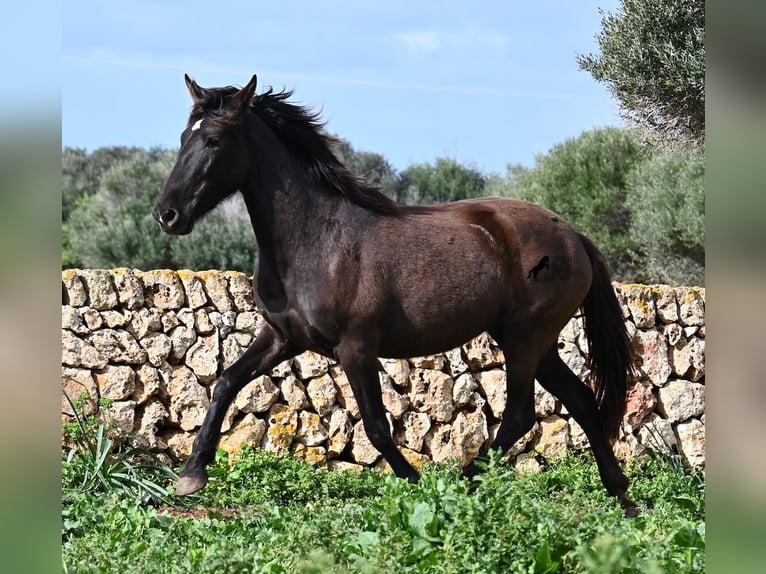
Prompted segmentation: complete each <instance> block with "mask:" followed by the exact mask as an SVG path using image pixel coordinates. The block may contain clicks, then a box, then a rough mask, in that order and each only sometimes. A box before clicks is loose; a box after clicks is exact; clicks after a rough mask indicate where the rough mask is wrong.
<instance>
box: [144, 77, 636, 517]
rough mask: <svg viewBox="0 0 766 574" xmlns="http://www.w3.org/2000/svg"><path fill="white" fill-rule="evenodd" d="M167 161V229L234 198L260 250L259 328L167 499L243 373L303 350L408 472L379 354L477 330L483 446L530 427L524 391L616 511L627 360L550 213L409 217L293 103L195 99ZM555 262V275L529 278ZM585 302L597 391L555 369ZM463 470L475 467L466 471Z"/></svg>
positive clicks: (594, 275)
mask: <svg viewBox="0 0 766 574" xmlns="http://www.w3.org/2000/svg"><path fill="white" fill-rule="evenodd" d="M185 79H186V86H187V88H188V90H189V93H190V94H191V98H192V101H193V107H192V110H191V114H190V117H189V121H188V124H187V127H186V129H185V130H184V132H183V133H182V135H181V148H180V150H179V153H178V158H177V160H176V164H175V167H174V168H173V170H172V172H171V174H170V177H169V178H168V181H167V183H166V184H165V187H164V189H163V190H162V193H161V195H160V197H159V199H158V200H157V203H156V205H155V207H154V211H153V215H154V218H155V219H156V220H157V221H158V222H159V223H160V226H161V227H162V229H163V230H164V231H165V232H167V233H172V234H178V235H182V234H186V233H189V232H190V231H191V230H192V228H193V227H194V223H195V222H196V221H197V220H198V219H199V218H200V217H202V216H203V215H204V214H205V213H207V212H208V211H210V210H211V209H213V208H214V207H215V206H216V205H217V204H219V203H220V202H221V201H222V200H223V199H224V198H226V197H227V196H229V195H231V194H233V193H235V192H237V191H239V192H241V193H242V195H243V197H244V201H245V204H246V206H247V210H248V213H249V216H250V219H251V222H252V225H253V230H254V231H255V236H256V240H257V243H258V251H259V257H258V269H257V271H256V273H255V279H254V292H255V302H256V305H257V307H258V309H259V310H260V311H261V312H262V313H263V316H264V317H265V319H266V322H267V325H266V326H265V327H264V328H263V329H262V330H261V331H260V332H259V333H258V336H257V337H256V338H255V340H254V341H253V344H252V345H251V346H250V348H249V349H247V351H246V352H245V353H244V354H243V355H242V357H241V358H240V359H239V360H238V361H236V362H235V363H234V364H233V365H232V366H230V367H229V368H228V369H226V370H225V371H224V372H223V374H222V375H221V377H220V379H219V380H218V384H217V385H216V388H215V392H214V393H213V397H212V401H211V404H210V410H209V411H208V413H207V416H206V417H205V421H204V422H203V424H202V427H201V428H200V430H199V433H198V434H197V437H196V440H195V441H194V446H193V448H192V453H191V455H190V457H189V459H188V461H187V462H186V465H185V467H184V470H183V472H182V473H181V477H180V480H179V483H178V487H177V489H176V494H177V495H185V494H190V493H193V492H196V491H198V490H200V489H201V488H203V487H204V486H205V484H207V480H208V475H207V473H206V471H205V466H206V465H207V464H209V463H210V462H211V461H212V460H213V458H214V454H215V449H216V446H217V444H218V440H219V438H220V432H221V423H222V420H223V417H224V413H225V412H226V410H227V408H228V407H229V405H230V404H231V402H232V400H233V399H234V397H235V395H236V394H237V392H238V391H239V390H240V389H241V388H242V387H243V386H244V385H245V384H247V383H248V382H249V381H250V380H252V379H253V378H254V377H257V376H259V375H262V374H264V373H268V372H269V371H270V370H271V369H272V368H273V367H275V366H276V365H277V364H278V363H280V362H282V361H284V360H286V359H289V358H290V357H293V356H295V355H296V354H298V353H300V352H302V351H304V350H312V351H315V352H318V353H321V354H324V355H326V356H329V357H332V358H334V359H335V360H337V361H338V362H339V363H340V365H341V366H342V367H343V369H344V370H345V372H346V374H347V376H348V379H349V382H350V384H351V388H352V390H353V393H354V396H355V397H356V400H357V402H358V404H359V407H360V409H361V412H362V419H363V421H364V427H365V430H366V432H367V435H368V436H369V438H370V441H371V442H372V444H373V445H374V446H375V448H377V449H378V450H379V451H380V452H381V453H382V454H383V456H384V457H385V458H386V460H387V461H388V462H389V464H390V465H391V467H392V468H393V470H394V472H395V473H396V475H397V476H399V477H402V478H406V479H409V480H410V481H417V480H418V473H417V472H416V471H415V469H414V468H413V467H412V466H411V465H410V464H409V463H408V462H407V461H406V460H405V458H404V456H402V454H401V453H400V452H399V450H398V449H397V448H396V446H395V444H394V441H393V439H392V437H391V434H390V431H389V427H388V422H387V421H386V418H385V410H384V407H383V402H382V400H381V390H380V385H379V382H378V375H377V370H378V364H379V363H378V357H398V358H406V357H413V356H419V355H427V354H433V353H437V352H441V351H444V350H448V349H451V348H454V347H456V346H459V345H461V344H463V343H464V342H466V341H467V340H469V339H471V338H472V337H475V336H477V335H479V334H480V333H482V332H484V331H486V332H488V333H489V334H490V335H491V336H492V337H493V338H494V339H495V340H496V341H497V342H498V344H499V345H500V346H501V348H502V350H503V353H504V355H505V360H506V372H507V381H506V385H507V404H506V406H505V410H504V412H503V417H502V423H501V425H500V428H499V430H498V432H497V436H496V438H495V440H494V441H493V443H492V445H491V446H492V448H495V449H501V450H502V451H503V452H504V451H506V450H507V449H508V448H510V447H511V445H513V443H514V442H516V441H517V440H518V439H519V438H520V437H521V436H522V435H524V434H525V433H526V432H527V431H528V430H529V429H530V428H531V427H532V425H533V424H534V422H535V410H534V392H533V385H534V380H535V378H537V380H538V381H539V382H540V384H541V385H543V387H545V388H546V389H547V390H548V391H550V392H551V393H552V394H554V395H555V396H557V397H558V398H559V399H560V400H561V402H562V403H563V404H564V405H565V406H566V408H567V409H568V410H569V412H570V413H571V415H572V416H573V417H574V418H575V420H576V421H577V422H578V423H579V424H580V425H581V426H582V428H583V430H584V431H585V433H586V435H587V437H588V440H589V441H590V444H591V447H592V451H593V454H594V456H595V459H596V461H597V463H598V468H599V472H600V475H601V479H602V481H603V483H604V486H605V487H606V489H607V491H608V492H609V493H610V494H612V495H614V496H616V497H617V498H618V499H619V500H620V502H621V504H622V506H623V507H624V509H625V512H626V513H627V514H628V515H635V514H636V513H637V510H636V507H635V505H634V504H633V502H631V501H630V499H629V498H628V497H627V494H626V491H627V488H628V484H629V483H628V479H627V478H626V476H625V475H624V474H623V472H622V471H621V469H620V466H619V464H618V462H617V460H616V458H615V456H614V454H613V452H612V448H611V442H613V440H614V439H615V437H616V436H617V433H618V429H619V426H620V423H621V421H622V417H623V415H624V411H625V395H626V387H627V384H628V382H629V380H630V378H631V377H632V376H633V363H632V359H631V354H630V351H629V346H628V336H627V333H626V330H625V324H624V320H623V316H622V313H621V310H620V306H619V304H618V302H617V299H616V297H615V294H614V291H613V289H612V285H611V283H610V279H609V273H608V271H607V269H606V266H605V264H604V260H603V258H602V256H601V254H600V253H599V251H598V249H597V248H596V247H595V246H594V245H593V243H591V241H590V240H588V239H587V238H586V237H584V236H583V235H580V234H578V233H577V232H575V231H574V230H573V229H572V228H571V227H570V226H569V225H568V224H567V223H565V222H564V221H563V220H562V219H561V218H560V217H559V216H557V215H556V214H555V213H553V212H551V211H548V210H547V209H543V208H542V207H538V206H536V205H533V204H530V203H526V202H523V201H517V200H513V199H496V198H491V199H477V200H467V201H458V202H454V203H445V204H441V205H431V206H424V207H423V206H421V207H412V206H404V205H400V204H397V203H395V202H394V201H392V200H391V199H389V198H388V197H387V196H385V195H384V194H383V193H381V192H380V191H379V190H378V189H376V188H374V187H371V186H370V185H368V184H367V183H365V182H364V181H363V180H362V179H360V178H358V177H357V176H355V175H353V174H352V173H351V172H349V171H348V170H347V169H346V168H345V167H344V165H343V164H342V163H341V162H340V161H339V160H338V159H337V157H336V156H335V155H334V153H333V151H332V148H333V145H334V143H335V140H334V139H333V138H331V137H330V136H328V135H327V134H326V133H325V132H324V131H323V129H322V128H323V124H321V123H320V122H319V119H318V115H317V114H314V113H312V112H311V111H309V110H307V109H306V108H303V107H300V106H297V105H294V104H291V103H289V102H288V101H287V100H288V98H289V97H290V96H291V95H292V92H289V91H282V92H274V91H272V90H271V89H268V90H267V91H265V92H264V93H261V94H256V93H255V88H256V76H253V78H252V79H251V81H250V82H249V83H248V84H247V86H245V87H244V88H241V89H238V88H235V87H224V88H202V87H200V86H199V85H198V84H197V83H196V82H194V81H193V80H192V79H190V78H189V77H188V76H186V77H185ZM547 255H553V256H557V257H562V258H566V259H567V260H568V261H570V262H571V267H572V268H571V273H570V274H569V275H568V276H567V277H566V278H565V279H563V280H557V281H544V282H543V281H534V280H531V279H529V276H528V275H527V271H526V270H529V269H530V268H532V267H533V266H535V265H536V264H537V263H538V262H539V261H541V258H542V257H544V256H547ZM580 308H582V310H583V312H584V316H585V328H586V335H587V339H588V343H589V355H590V357H589V360H590V366H591V371H592V373H593V374H592V381H591V382H592V386H593V389H594V390H593V391H592V390H591V389H590V388H588V386H586V385H585V384H584V383H583V382H582V381H580V380H579V379H578V378H577V376H576V375H575V374H574V373H573V372H572V371H571V370H570V369H569V368H568V367H567V366H566V364H565V363H564V362H563V361H562V360H561V359H560V358H559V355H558V352H557V338H558V334H559V331H560V330H561V329H562V328H563V326H564V325H565V324H566V323H567V321H568V320H569V318H570V317H571V316H572V315H573V314H574V313H575V312H576V311H577V310H578V309H580ZM464 472H465V474H466V475H468V476H472V475H474V474H476V473H477V472H479V470H478V468H477V467H476V465H475V464H473V463H471V464H470V465H469V466H468V467H466V469H465V471H464Z"/></svg>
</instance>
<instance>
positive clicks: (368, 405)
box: [337, 340, 420, 482]
mask: <svg viewBox="0 0 766 574" xmlns="http://www.w3.org/2000/svg"><path fill="white" fill-rule="evenodd" d="M370 348H372V347H371V346H368V345H366V344H364V342H363V341H361V340H353V341H346V342H344V343H342V344H341V345H340V346H339V347H338V349H337V353H338V360H339V362H340V365H341V367H343V370H344V371H345V372H346V376H347V377H348V382H349V384H350V385H351V390H352V391H353V393H354V398H355V399H356V402H357V404H358V405H359V410H360V411H361V413H362V422H363V423H364V430H365V432H366V433H367V438H369V439H370V442H371V443H372V446H374V447H375V448H376V449H378V451H380V453H381V454H382V455H383V458H385V459H386V461H387V462H388V464H390V465H391V468H392V469H393V471H394V473H395V474H396V476H398V477H399V478H406V479H407V480H409V481H410V482H417V481H418V479H419V478H420V477H419V475H418V473H417V471H416V470H415V469H414V468H413V467H412V465H411V464H410V463H409V462H407V459H405V458H404V456H403V455H402V453H401V452H399V449H398V448H396V444H395V443H394V439H393V437H392V436H391V429H390V428H389V426H388V419H386V409H385V407H384V406H383V398H382V395H381V388H380V379H379V377H378V359H377V357H376V356H374V355H371V354H370V351H369V349H370Z"/></svg>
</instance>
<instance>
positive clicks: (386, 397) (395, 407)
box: [378, 372, 410, 419]
mask: <svg viewBox="0 0 766 574" xmlns="http://www.w3.org/2000/svg"><path fill="white" fill-rule="evenodd" d="M378 378H379V379H380V389H381V393H382V398H383V406H384V407H385V408H386V410H387V411H388V412H389V413H391V415H392V416H393V417H394V418H395V419H398V418H401V416H402V414H404V413H405V412H406V411H407V409H408V408H409V406H410V399H409V397H408V396H407V395H400V394H399V393H398V392H397V391H396V389H395V388H394V384H393V382H394V381H393V379H392V378H391V377H390V376H388V374H387V373H385V372H382V373H378Z"/></svg>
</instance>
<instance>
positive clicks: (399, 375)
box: [380, 359, 410, 388]
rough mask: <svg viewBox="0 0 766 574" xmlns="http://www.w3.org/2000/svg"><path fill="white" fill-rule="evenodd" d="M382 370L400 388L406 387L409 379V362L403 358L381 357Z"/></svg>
mask: <svg viewBox="0 0 766 574" xmlns="http://www.w3.org/2000/svg"><path fill="white" fill-rule="evenodd" d="M380 364H381V366H382V367H383V370H384V371H385V372H386V373H387V374H388V376H389V377H391V379H392V380H393V382H394V384H395V385H396V386H397V387H400V388H406V387H407V386H408V385H409V379H410V364H409V363H408V362H407V361H406V360H404V359H381V360H380Z"/></svg>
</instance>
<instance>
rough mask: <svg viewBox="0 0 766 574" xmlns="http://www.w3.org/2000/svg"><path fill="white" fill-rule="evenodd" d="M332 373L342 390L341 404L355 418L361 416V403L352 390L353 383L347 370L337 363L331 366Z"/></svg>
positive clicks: (336, 383) (339, 398)
mask: <svg viewBox="0 0 766 574" xmlns="http://www.w3.org/2000/svg"><path fill="white" fill-rule="evenodd" d="M330 375H331V376H332V378H333V380H334V381H335V385H336V386H337V387H338V390H339V391H340V396H338V397H337V399H338V402H340V405H341V406H342V407H344V408H346V409H347V410H348V412H349V413H350V414H351V416H352V417H354V418H355V419H359V418H361V416H362V415H361V413H360V412H359V405H358V404H357V402H356V397H354V393H353V391H352V390H351V384H350V383H349V382H348V377H347V376H346V372H345V371H344V370H343V369H341V368H340V367H339V366H337V365H336V366H333V367H330Z"/></svg>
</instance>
